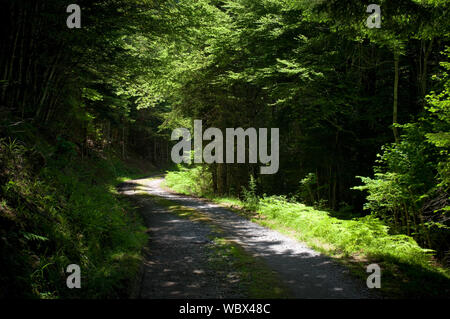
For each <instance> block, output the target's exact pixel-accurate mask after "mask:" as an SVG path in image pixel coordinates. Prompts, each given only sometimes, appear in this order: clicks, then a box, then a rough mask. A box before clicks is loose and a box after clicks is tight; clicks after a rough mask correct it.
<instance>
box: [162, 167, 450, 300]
mask: <svg viewBox="0 0 450 319" xmlns="http://www.w3.org/2000/svg"><path fill="white" fill-rule="evenodd" d="M196 170H197V172H196V171H194V172H191V171H189V170H181V171H178V172H168V174H167V177H166V186H167V187H170V188H171V189H173V190H175V191H177V190H184V191H183V192H182V193H184V194H191V195H196V196H202V195H203V196H204V197H207V198H209V199H210V200H212V201H214V202H216V203H219V204H222V205H224V206H227V207H229V208H230V209H232V210H234V211H235V212H236V213H238V214H241V215H242V216H244V217H246V218H248V219H251V220H253V221H254V222H256V223H259V224H261V225H263V226H266V227H269V228H272V229H275V230H278V231H280V232H282V233H284V234H287V235H289V236H291V237H294V238H296V239H298V240H300V241H303V242H305V243H307V244H308V245H309V246H310V247H311V248H314V249H316V250H318V251H320V252H322V253H324V254H326V255H329V256H332V257H334V258H336V259H337V260H338V261H340V262H342V263H343V264H345V265H346V266H347V267H349V268H350V270H351V271H352V272H353V273H354V274H355V275H356V276H358V277H360V278H361V279H362V280H364V281H365V279H366V278H367V273H366V271H365V267H366V266H367V265H368V264H371V263H378V264H379V265H380V266H381V268H382V274H383V275H382V276H383V277H382V278H383V279H382V280H383V281H382V289H381V292H382V293H383V294H384V295H385V296H387V297H408V298H415V297H443V296H446V295H447V296H448V293H449V287H450V273H449V271H448V269H444V268H442V267H439V266H437V265H435V264H434V261H433V258H432V253H433V252H432V251H430V250H427V249H423V248H421V247H420V246H419V245H418V244H417V243H416V242H415V241H414V239H413V238H411V237H409V236H406V235H398V234H396V235H394V234H390V232H389V228H388V227H387V226H386V225H385V224H384V223H383V222H382V221H381V220H379V219H377V218H375V217H372V216H366V217H363V218H353V219H349V220H345V219H339V218H336V217H332V216H331V214H330V213H328V212H325V211H320V210H317V209H314V208H312V207H308V206H305V205H303V204H301V203H296V202H291V201H289V200H287V199H286V198H285V197H276V196H271V197H264V198H259V199H258V204H257V208H256V209H254V210H253V211H252V210H249V209H248V207H249V205H248V204H247V203H246V202H245V201H243V200H239V199H237V198H233V197H225V198H223V197H215V196H213V195H211V194H210V193H208V192H205V191H202V192H198V190H199V188H195V187H193V186H192V185H193V184H194V182H193V180H195V178H198V176H199V174H198V170H199V169H198V168H196ZM175 183H176V184H175ZM197 184H199V183H197ZM203 184H205V185H206V184H207V182H203ZM205 194H206V195H205ZM253 205H254V204H253V203H252V206H253Z"/></svg>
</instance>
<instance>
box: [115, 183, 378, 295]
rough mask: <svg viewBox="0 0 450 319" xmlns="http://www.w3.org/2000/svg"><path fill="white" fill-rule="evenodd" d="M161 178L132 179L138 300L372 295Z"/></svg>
mask: <svg viewBox="0 0 450 319" xmlns="http://www.w3.org/2000/svg"><path fill="white" fill-rule="evenodd" d="M163 181H164V179H163V178H162V177H157V178H149V179H140V180H133V181H129V182H126V183H123V184H121V185H120V191H121V192H122V193H123V194H125V195H128V196H130V197H134V198H136V201H137V203H139V206H140V209H141V210H142V214H143V216H144V218H145V221H146V225H147V227H148V233H149V236H150V239H149V243H148V246H147V247H146V252H145V260H144V264H143V266H142V269H141V272H140V275H139V279H138V280H137V284H136V287H135V290H134V292H133V297H135V298H152V299H154V298H377V294H375V293H374V292H373V291H371V290H369V289H368V288H367V286H366V283H365V282H362V281H361V280H360V279H357V278H355V277H353V276H351V275H350V273H349V271H348V269H346V268H345V267H343V266H342V265H339V264H337V263H336V262H335V261H334V260H332V259H331V258H329V257H326V256H323V255H321V254H320V253H318V252H316V251H314V250H312V249H310V248H308V247H307V246H306V245H305V244H304V243H301V242H299V241H297V240H295V239H293V238H290V237H287V236H285V235H283V234H281V233H279V232H277V231H274V230H271V229H267V228H264V227H262V226H260V225H257V224H255V223H253V222H251V221H249V220H247V219H245V218H243V217H241V216H239V215H237V214H236V213H234V212H232V211H230V210H228V209H225V208H224V207H221V206H219V205H217V204H213V203H211V202H209V201H206V200H204V199H199V198H194V197H189V196H185V195H179V194H175V193H173V192H171V191H170V190H168V189H166V188H164V187H163V186H162V183H163Z"/></svg>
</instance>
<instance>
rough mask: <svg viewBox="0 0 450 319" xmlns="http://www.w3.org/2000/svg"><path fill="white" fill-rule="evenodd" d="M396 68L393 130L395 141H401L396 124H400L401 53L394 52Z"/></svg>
mask: <svg viewBox="0 0 450 319" xmlns="http://www.w3.org/2000/svg"><path fill="white" fill-rule="evenodd" d="M394 68H395V79H394V107H393V114H392V124H393V126H392V130H393V132H394V138H395V142H396V143H399V142H400V136H399V134H398V129H397V127H396V126H395V125H396V124H398V82H399V53H398V52H395V53H394Z"/></svg>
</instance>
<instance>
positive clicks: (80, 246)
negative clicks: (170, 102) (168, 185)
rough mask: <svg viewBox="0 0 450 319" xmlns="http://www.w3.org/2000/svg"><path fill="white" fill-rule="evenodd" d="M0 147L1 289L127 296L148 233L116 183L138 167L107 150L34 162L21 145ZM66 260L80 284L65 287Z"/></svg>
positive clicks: (22, 293) (41, 294) (12, 293)
mask: <svg viewBox="0 0 450 319" xmlns="http://www.w3.org/2000/svg"><path fill="white" fill-rule="evenodd" d="M48 147H49V148H50V147H51V146H48ZM0 148H1V151H0V153H1V155H0V156H1V165H0V177H1V178H0V180H1V185H0V199H1V200H0V225H1V226H0V238H2V240H1V242H0V248H1V250H2V256H1V257H0V265H1V268H2V272H1V275H0V286H1V287H2V289H0V297H5V296H4V295H3V294H6V293H7V294H8V296H9V297H17V298H121V297H127V296H128V291H129V289H130V285H131V282H132V279H133V277H134V276H135V274H136V272H137V271H138V269H139V266H140V263H141V249H142V247H143V246H144V245H145V243H146V241H147V236H146V234H145V233H144V230H145V228H144V227H143V223H142V220H141V218H140V216H139V215H138V214H137V212H136V211H135V209H134V204H133V203H132V202H130V201H129V200H127V199H126V198H123V197H121V196H119V195H118V194H117V192H116V189H115V185H117V183H119V182H120V181H122V180H124V179H126V178H128V177H130V176H136V174H137V175H139V174H141V173H140V172H139V171H138V170H135V169H129V168H128V167H127V166H126V165H125V164H123V163H122V161H121V160H120V159H118V158H117V157H115V156H114V155H113V154H109V155H105V154H98V155H97V154H92V155H91V156H90V157H89V158H85V159H84V160H81V159H79V158H78V157H77V156H72V155H71V154H60V155H58V156H57V157H56V156H55V157H52V156H49V157H48V158H45V160H44V159H42V162H43V163H42V164H43V165H42V166H41V165H40V166H39V167H33V166H34V164H35V162H36V159H33V157H32V156H31V155H30V153H31V152H32V151H30V149H29V148H27V147H25V146H24V145H22V144H20V143H16V144H12V143H7V142H5V141H2V143H1V145H0ZM49 153H50V154H51V152H49ZM69 264H78V265H80V267H81V278H82V279H81V285H82V288H81V289H73V290H70V289H68V288H67V287H66V276H67V274H66V273H65V269H66V267H67V266H68V265H69Z"/></svg>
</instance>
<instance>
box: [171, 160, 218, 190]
mask: <svg viewBox="0 0 450 319" xmlns="http://www.w3.org/2000/svg"><path fill="white" fill-rule="evenodd" d="M177 167H178V170H177V171H169V172H167V174H166V180H165V185H167V186H168V187H170V188H171V189H173V190H174V191H176V192H177V193H181V194H186V195H195V196H208V195H210V194H211V189H212V183H211V180H212V178H211V173H210V172H209V171H208V170H207V168H206V167H205V166H202V165H199V166H195V167H193V168H187V167H184V166H182V165H178V166H177Z"/></svg>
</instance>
